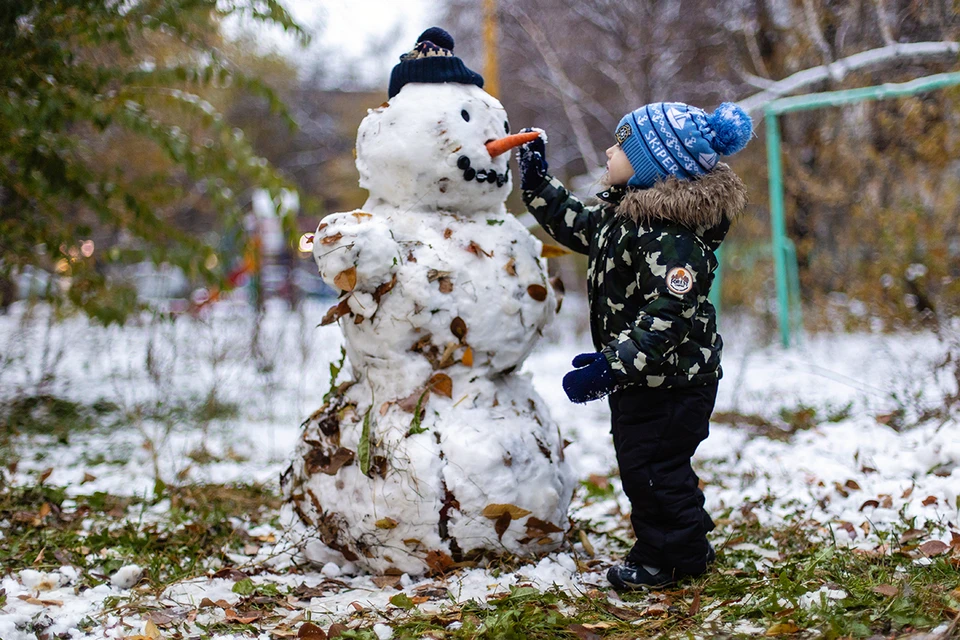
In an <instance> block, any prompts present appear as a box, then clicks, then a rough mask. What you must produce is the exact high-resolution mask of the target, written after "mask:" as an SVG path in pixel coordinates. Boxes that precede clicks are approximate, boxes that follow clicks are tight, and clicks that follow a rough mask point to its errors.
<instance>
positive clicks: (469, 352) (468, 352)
mask: <svg viewBox="0 0 960 640" xmlns="http://www.w3.org/2000/svg"><path fill="white" fill-rule="evenodd" d="M460 362H462V363H463V364H464V366H467V367H472V366H473V349H471V348H470V347H467V348H466V349H464V350H463V356H462V357H461V358H460Z"/></svg>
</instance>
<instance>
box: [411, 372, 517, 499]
mask: <svg viewBox="0 0 960 640" xmlns="http://www.w3.org/2000/svg"><path fill="white" fill-rule="evenodd" d="M427 387H428V388H429V389H430V390H431V391H433V392H434V393H439V394H440V395H442V396H446V397H447V398H451V399H452V398H453V380H451V379H450V376H448V375H447V374H445V373H435V374H433V376H431V378H430V380H429V381H428V382H427ZM528 513H529V512H528Z"/></svg>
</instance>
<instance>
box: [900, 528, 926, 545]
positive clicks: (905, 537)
mask: <svg viewBox="0 0 960 640" xmlns="http://www.w3.org/2000/svg"><path fill="white" fill-rule="evenodd" d="M925 535H927V532H926V531H923V530H921V529H907V530H906V531H904V532H903V533H902V534H900V544H906V543H908V542H910V541H911V540H916V539H917V538H922V537H923V536H925Z"/></svg>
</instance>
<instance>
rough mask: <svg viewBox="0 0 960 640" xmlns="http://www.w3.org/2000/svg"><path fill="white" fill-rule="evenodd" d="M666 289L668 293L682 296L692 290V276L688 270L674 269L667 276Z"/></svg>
mask: <svg viewBox="0 0 960 640" xmlns="http://www.w3.org/2000/svg"><path fill="white" fill-rule="evenodd" d="M667 289H669V290H670V293H675V294H677V295H678V296H682V295H684V294H685V293H688V292H689V291H690V289H693V274H692V273H690V270H689V269H684V268H683V267H674V268H673V269H671V270H670V273H668V274H667Z"/></svg>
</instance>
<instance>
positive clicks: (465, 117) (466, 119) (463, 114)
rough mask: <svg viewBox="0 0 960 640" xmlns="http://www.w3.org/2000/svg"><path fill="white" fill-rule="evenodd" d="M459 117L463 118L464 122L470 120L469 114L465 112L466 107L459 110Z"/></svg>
mask: <svg viewBox="0 0 960 640" xmlns="http://www.w3.org/2000/svg"><path fill="white" fill-rule="evenodd" d="M460 117H461V118H463V119H464V121H465V122H470V114H469V113H467V110H466V109H464V110H463V111H461V112H460Z"/></svg>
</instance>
